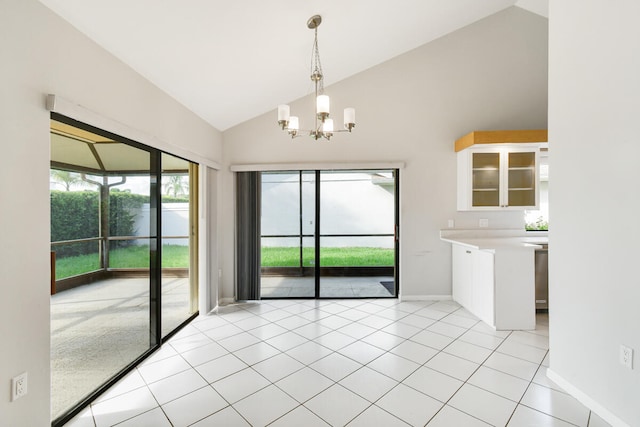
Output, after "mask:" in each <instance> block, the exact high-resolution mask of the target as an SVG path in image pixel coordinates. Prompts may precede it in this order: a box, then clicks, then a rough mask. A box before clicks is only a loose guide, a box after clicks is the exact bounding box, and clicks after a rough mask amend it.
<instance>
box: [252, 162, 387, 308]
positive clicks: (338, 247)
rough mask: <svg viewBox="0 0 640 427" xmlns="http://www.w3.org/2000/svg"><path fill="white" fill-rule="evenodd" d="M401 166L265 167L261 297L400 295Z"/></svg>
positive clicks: (380, 296) (262, 200) (263, 178)
mask: <svg viewBox="0 0 640 427" xmlns="http://www.w3.org/2000/svg"><path fill="white" fill-rule="evenodd" d="M396 178H397V171H395V170H343V171H281V172H263V173H262V194H261V239H262V244H261V288H260V289H261V297H262V298H305V297H306V298H384V297H395V296H397V292H398V286H397V283H398V281H397V274H396V272H397V268H396V263H397V239H396V235H397V233H396V230H397V218H398V204H397V198H396V195H397V179H396Z"/></svg>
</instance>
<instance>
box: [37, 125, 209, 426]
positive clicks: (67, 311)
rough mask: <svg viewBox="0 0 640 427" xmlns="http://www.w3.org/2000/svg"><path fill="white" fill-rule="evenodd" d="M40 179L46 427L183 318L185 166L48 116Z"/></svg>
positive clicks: (190, 208) (189, 260)
mask: <svg viewBox="0 0 640 427" xmlns="http://www.w3.org/2000/svg"><path fill="white" fill-rule="evenodd" d="M50 176H51V185H50V186H51V276H52V277H51V415H52V419H53V420H54V422H53V425H54V426H55V425H63V424H64V423H65V422H66V421H67V420H68V419H69V418H70V417H71V416H72V415H73V414H74V413H75V412H77V411H78V410H79V409H81V408H82V407H83V406H86V404H88V403H89V402H90V401H92V400H93V399H95V397H96V396H97V395H98V394H99V392H100V391H101V390H102V389H104V388H105V387H107V386H108V385H109V384H112V383H113V382H115V381H116V380H117V379H118V378H119V377H120V376H122V375H123V374H124V373H125V372H126V371H127V370H130V369H132V368H133V367H134V366H135V365H136V363H138V362H139V361H140V360H142V358H143V357H144V356H146V355H147V354H148V353H150V352H151V351H152V350H154V349H155V348H157V347H158V346H159V345H160V343H161V341H162V340H163V338H165V337H167V336H168V335H170V334H171V333H172V332H173V331H175V330H176V328H178V327H179V326H180V325H181V324H184V323H185V322H186V321H188V320H189V319H190V318H191V317H192V316H194V315H195V313H196V311H197V276H195V275H191V274H190V271H197V268H195V266H197V264H196V263H197V251H196V248H197V242H196V241H195V240H194V239H195V236H196V235H197V214H196V213H197V200H194V198H193V197H192V196H190V194H192V193H191V192H190V190H193V189H194V187H195V182H197V166H196V165H194V164H192V163H190V162H188V161H186V160H184V159H181V158H178V157H175V156H171V155H168V154H165V153H162V152H160V151H158V150H156V149H153V148H151V147H147V146H144V145H142V144H139V143H136V142H135V141H130V140H127V139H125V138H121V137H119V136H117V135H113V134H110V133H108V132H104V131H101V130H99V129H95V128H92V127H90V126H87V125H84V124H82V123H78V122H75V121H74V120H72V119H69V118H67V117H63V116H60V115H57V114H52V120H51V170H50ZM195 188H196V189H197V187H195ZM193 194H197V191H196V192H195V193H193Z"/></svg>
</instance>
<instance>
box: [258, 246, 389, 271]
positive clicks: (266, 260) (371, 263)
mask: <svg viewBox="0 0 640 427" xmlns="http://www.w3.org/2000/svg"><path fill="white" fill-rule="evenodd" d="M302 252H303V253H302V257H303V266H305V267H311V266H313V265H314V253H315V251H314V249H313V248H309V247H306V248H303V251H302ZM299 260H300V248H298V247H263V248H262V266H263V267H297V266H299V265H300V261H299ZM393 260H394V251H393V249H384V248H366V247H346V248H322V250H321V251H320V265H321V266H322V267H386V266H393V265H394V262H393Z"/></svg>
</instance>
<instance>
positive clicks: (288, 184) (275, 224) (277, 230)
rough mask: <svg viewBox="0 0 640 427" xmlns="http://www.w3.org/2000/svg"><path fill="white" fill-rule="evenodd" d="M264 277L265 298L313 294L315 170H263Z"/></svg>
mask: <svg viewBox="0 0 640 427" xmlns="http://www.w3.org/2000/svg"><path fill="white" fill-rule="evenodd" d="M261 177H262V187H261V278H260V294H261V296H262V297H263V298H313V297H315V295H316V289H315V288H316V285H315V249H314V248H315V173H314V172H304V171H283V172H263V173H262V174H261Z"/></svg>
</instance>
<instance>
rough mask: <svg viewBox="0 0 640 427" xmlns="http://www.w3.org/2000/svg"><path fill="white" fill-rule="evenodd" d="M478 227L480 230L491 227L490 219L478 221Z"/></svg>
mask: <svg viewBox="0 0 640 427" xmlns="http://www.w3.org/2000/svg"><path fill="white" fill-rule="evenodd" d="M478 226H479V227H480V228H487V227H489V220H488V219H481V220H480V221H478Z"/></svg>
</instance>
